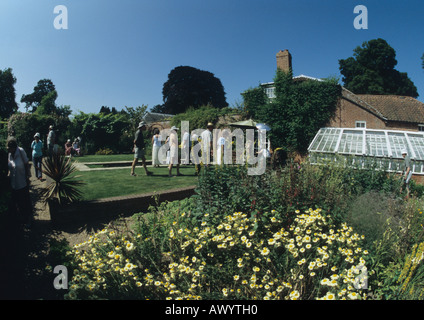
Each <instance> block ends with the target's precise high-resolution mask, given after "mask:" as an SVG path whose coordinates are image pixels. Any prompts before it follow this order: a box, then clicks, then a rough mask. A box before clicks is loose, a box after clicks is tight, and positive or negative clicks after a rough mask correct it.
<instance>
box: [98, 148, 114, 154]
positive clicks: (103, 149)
mask: <svg viewBox="0 0 424 320" xmlns="http://www.w3.org/2000/svg"><path fill="white" fill-rule="evenodd" d="M109 154H113V151H112V150H110V149H109V148H102V149H99V150H97V151H96V155H109Z"/></svg>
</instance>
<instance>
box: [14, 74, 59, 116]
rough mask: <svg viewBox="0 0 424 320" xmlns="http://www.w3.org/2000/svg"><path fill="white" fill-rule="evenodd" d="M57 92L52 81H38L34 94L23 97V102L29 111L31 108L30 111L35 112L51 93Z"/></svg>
mask: <svg viewBox="0 0 424 320" xmlns="http://www.w3.org/2000/svg"><path fill="white" fill-rule="evenodd" d="M55 90H56V88H55V86H54V84H53V82H52V81H51V80H50V79H42V80H40V81H38V83H37V85H36V86H35V87H34V91H33V92H32V93H29V94H23V95H22V98H21V102H23V103H25V108H26V110H27V111H29V108H32V110H30V111H31V112H35V111H36V110H37V108H38V106H39V105H40V104H41V102H42V99H43V98H44V96H47V95H48V94H49V93H51V92H53V91H55ZM53 95H54V94H53ZM53 95H51V96H50V98H52V97H53ZM56 97H57V93H56ZM55 100H56V99H55Z"/></svg>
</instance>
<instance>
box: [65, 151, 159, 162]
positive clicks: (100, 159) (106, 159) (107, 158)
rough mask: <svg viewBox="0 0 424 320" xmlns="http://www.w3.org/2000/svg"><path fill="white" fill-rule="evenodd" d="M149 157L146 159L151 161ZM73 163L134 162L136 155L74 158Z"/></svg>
mask: <svg viewBox="0 0 424 320" xmlns="http://www.w3.org/2000/svg"><path fill="white" fill-rule="evenodd" d="M150 158H151V157H150V156H149V155H146V159H150ZM72 160H73V161H78V162H81V163H85V162H112V161H132V160H134V154H133V153H130V154H111V155H86V156H82V157H73V158H72Z"/></svg>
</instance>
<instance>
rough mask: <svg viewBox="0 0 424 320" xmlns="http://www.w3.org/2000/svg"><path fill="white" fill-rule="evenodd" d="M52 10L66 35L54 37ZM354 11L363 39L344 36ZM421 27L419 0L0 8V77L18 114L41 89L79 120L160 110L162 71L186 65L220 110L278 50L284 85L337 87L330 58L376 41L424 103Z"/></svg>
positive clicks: (267, 71)
mask: <svg viewBox="0 0 424 320" xmlns="http://www.w3.org/2000/svg"><path fill="white" fill-rule="evenodd" d="M57 5H65V6H66V7H67V9H68V29H67V30H57V29H55V28H54V25H53V21H54V19H55V17H56V16H57V14H54V13H53V10H54V8H55V6H57ZM357 5H365V6H366V7H367V9H368V29H367V30H356V29H355V28H354V26H353V21H354V19H355V17H356V16H357V14H355V13H354V12H353V10H354V7H355V6H357ZM423 17H424V1H422V0H405V1H400V0H374V1H366V0H355V1H351V0H325V1H322V0H261V1H259V0H119V1H118V0H37V1H34V0H19V1H17V0H1V2H0V43H1V45H0V69H2V70H3V69H6V68H9V67H10V68H12V69H13V73H14V75H15V77H16V78H17V83H16V85H15V88H16V101H17V102H18V104H20V99H21V96H22V94H28V93H31V92H32V91H33V88H34V86H35V85H36V84H37V82H38V81H39V80H40V79H44V78H47V79H51V80H52V81H53V83H54V84H55V86H56V89H57V91H58V94H59V97H58V99H57V103H58V104H59V105H70V106H71V109H72V110H73V111H74V112H78V111H83V112H87V113H88V112H98V111H99V110H100V107H101V106H102V105H105V106H109V107H115V108H117V109H118V110H120V109H122V108H123V107H124V106H134V107H135V106H139V105H142V104H144V105H148V106H149V107H153V106H154V105H156V104H161V103H162V87H163V84H164V82H166V80H167V77H168V74H169V72H170V71H171V70H172V69H173V68H175V67H177V66H182V65H187V66H192V67H195V68H198V69H201V70H206V71H209V72H212V73H213V74H214V75H215V76H216V77H217V78H219V79H220V80H221V82H222V84H223V86H224V89H225V92H226V98H227V102H228V103H229V104H230V105H231V106H232V105H234V104H235V103H236V102H241V96H240V93H241V92H243V91H244V90H246V89H249V88H252V87H256V86H257V85H258V84H259V83H260V82H269V81H272V80H273V78H274V75H275V70H276V60H275V55H276V53H277V52H278V51H279V50H284V49H288V50H289V51H290V52H291V54H292V57H293V73H294V75H295V76H296V75H300V74H305V75H308V76H312V77H317V78H323V77H329V76H336V77H340V78H341V75H340V72H339V63H338V60H339V59H345V58H348V57H350V56H352V54H353V49H354V48H355V47H357V46H359V45H361V44H362V43H363V42H364V41H368V40H371V39H376V38H383V39H385V40H386V41H387V42H388V43H389V45H390V46H392V47H393V48H394V49H395V51H396V58H397V61H398V65H397V66H396V69H397V70H399V71H401V72H407V73H408V76H409V77H410V79H411V80H412V81H413V82H414V84H415V85H416V87H417V88H418V93H419V95H420V96H419V97H418V99H419V100H420V101H424V70H423V69H422V67H421V59H420V58H421V56H422V54H423V53H424V22H423V21H424V20H423ZM20 106H21V110H24V109H23V104H20Z"/></svg>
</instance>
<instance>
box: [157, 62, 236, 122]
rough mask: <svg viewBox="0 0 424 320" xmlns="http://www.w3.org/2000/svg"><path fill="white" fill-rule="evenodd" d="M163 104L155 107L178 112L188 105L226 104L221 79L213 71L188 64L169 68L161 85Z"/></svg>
mask: <svg viewBox="0 0 424 320" xmlns="http://www.w3.org/2000/svg"><path fill="white" fill-rule="evenodd" d="M162 94H163V102H164V104H163V106H162V107H160V108H159V107H158V108H155V111H160V112H161V113H169V114H178V113H182V112H184V111H186V110H187V109H188V108H189V107H193V108H198V107H200V106H203V105H212V106H214V107H215V108H224V107H227V106H228V103H227V101H226V98H225V92H224V87H223V86H222V83H221V80H219V79H218V78H216V77H215V76H214V74H213V73H211V72H208V71H203V70H199V69H196V68H193V67H189V66H180V67H176V68H175V69H173V70H171V72H170V73H169V75H168V80H167V81H166V82H165V83H164V85H163V90H162Z"/></svg>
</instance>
